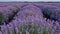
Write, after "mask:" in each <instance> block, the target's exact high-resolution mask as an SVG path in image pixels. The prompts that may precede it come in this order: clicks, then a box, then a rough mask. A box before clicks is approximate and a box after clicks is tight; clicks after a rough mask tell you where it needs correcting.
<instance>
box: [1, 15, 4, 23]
mask: <svg viewBox="0 0 60 34" xmlns="http://www.w3.org/2000/svg"><path fill="white" fill-rule="evenodd" d="M3 19H4V16H3V15H0V23H1V22H2V20H3Z"/></svg>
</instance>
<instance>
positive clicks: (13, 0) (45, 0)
mask: <svg viewBox="0 0 60 34" xmlns="http://www.w3.org/2000/svg"><path fill="white" fill-rule="evenodd" d="M18 1H20V2H25V1H27V2H41V1H43V2H49V1H51V2H56V1H57V2H60V0H0V2H18Z"/></svg>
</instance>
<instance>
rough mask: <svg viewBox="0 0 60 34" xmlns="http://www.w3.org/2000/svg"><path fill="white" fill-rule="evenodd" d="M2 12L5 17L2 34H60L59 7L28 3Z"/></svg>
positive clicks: (9, 7) (4, 9)
mask: <svg viewBox="0 0 60 34" xmlns="http://www.w3.org/2000/svg"><path fill="white" fill-rule="evenodd" d="M0 10H1V12H2V11H3V12H2V13H3V15H4V19H3V21H2V23H3V24H1V25H0V28H1V29H0V34H60V24H59V23H60V20H59V14H58V13H59V12H60V10H59V7H56V6H52V5H44V4H39V6H38V5H36V4H33V3H32V4H31V3H28V4H26V5H24V6H21V8H20V5H19V6H17V5H16V6H15V5H12V6H11V5H10V6H7V7H2V8H1V9H0ZM55 19H56V20H55Z"/></svg>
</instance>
